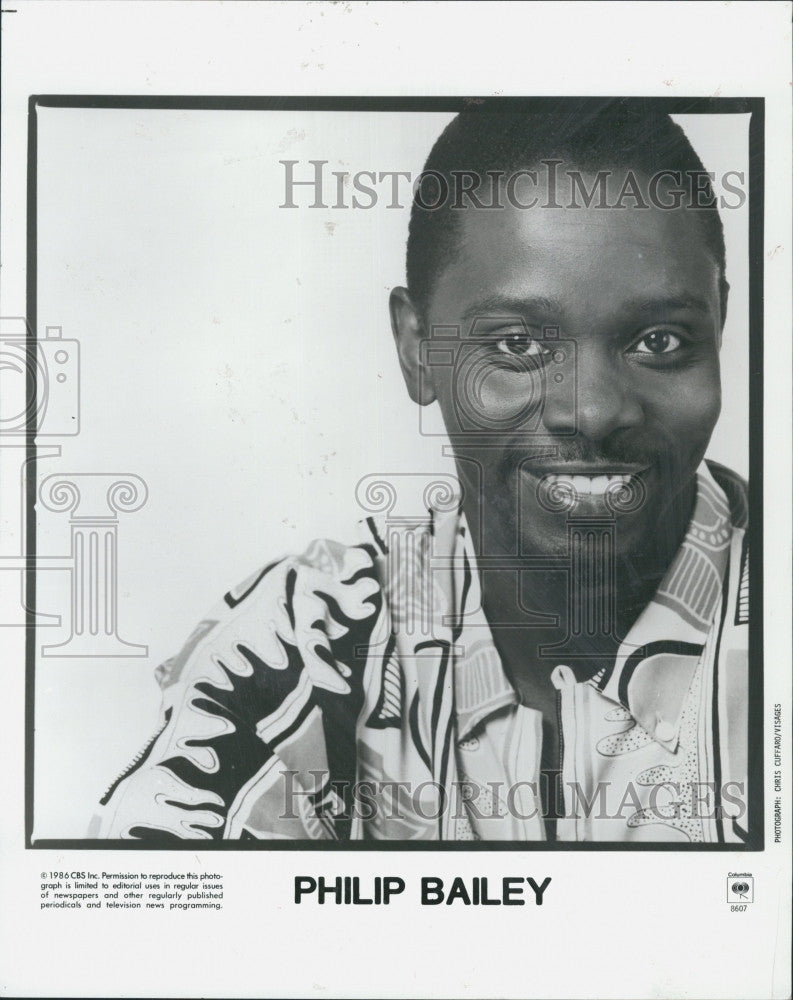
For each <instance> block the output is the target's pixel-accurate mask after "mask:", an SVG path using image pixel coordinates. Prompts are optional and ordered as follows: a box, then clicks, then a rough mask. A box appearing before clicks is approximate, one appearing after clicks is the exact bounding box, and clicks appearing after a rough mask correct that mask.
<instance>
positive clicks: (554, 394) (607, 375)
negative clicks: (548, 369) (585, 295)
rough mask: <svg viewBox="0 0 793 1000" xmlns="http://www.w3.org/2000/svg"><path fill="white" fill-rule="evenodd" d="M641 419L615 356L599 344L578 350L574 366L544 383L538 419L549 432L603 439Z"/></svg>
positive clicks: (639, 409)
mask: <svg viewBox="0 0 793 1000" xmlns="http://www.w3.org/2000/svg"><path fill="white" fill-rule="evenodd" d="M643 419H644V413H643V410H642V407H641V403H640V400H639V399H638V397H637V394H636V392H635V389H634V387H633V386H632V385H631V383H630V380H629V379H628V378H627V377H626V373H624V372H623V371H622V370H621V366H620V361H619V359H618V358H615V357H614V355H613V354H612V352H610V351H608V350H607V349H605V348H604V347H601V346H600V345H598V347H597V348H596V349H592V350H587V351H578V352H577V354H576V356H575V370H574V371H573V370H568V371H567V372H565V373H564V377H563V379H562V380H558V381H557V380H555V379H554V378H550V379H548V381H547V383H546V391H545V405H544V408H543V415H542V423H543V425H544V427H545V429H546V430H547V431H548V433H549V434H580V435H581V436H582V437H585V438H587V439H588V440H590V441H603V440H604V439H605V438H607V437H609V435H611V434H613V433H614V432H615V431H618V430H624V429H626V428H629V427H636V426H638V425H639V424H641V422H642V420H643Z"/></svg>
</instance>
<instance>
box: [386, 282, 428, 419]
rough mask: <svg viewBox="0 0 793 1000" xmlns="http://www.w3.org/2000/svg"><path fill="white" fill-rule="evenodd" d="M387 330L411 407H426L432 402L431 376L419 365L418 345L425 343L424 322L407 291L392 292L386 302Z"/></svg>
mask: <svg viewBox="0 0 793 1000" xmlns="http://www.w3.org/2000/svg"><path fill="white" fill-rule="evenodd" d="M388 308H389V310H390V313H391V330H392V332H393V334H394V341H395V342H396V349H397V354H398V355H399V365H400V367H401V369H402V375H403V377H404V379H405V385H407V387H408V393H409V394H410V398H411V399H412V400H413V402H414V403H418V404H419V405H420V406H427V404H428V403H432V402H434V400H435V387H434V385H433V383H432V373H431V371H430V370H429V368H428V367H427V366H426V365H424V364H422V359H421V343H422V341H423V340H425V339H426V337H427V333H426V331H425V329H424V321H423V320H422V318H421V315H420V313H419V311H418V309H416V307H415V306H414V305H413V302H412V301H411V299H410V295H409V294H408V290H407V288H395V289H394V290H393V291H392V292H391V296H390V298H389V301H388Z"/></svg>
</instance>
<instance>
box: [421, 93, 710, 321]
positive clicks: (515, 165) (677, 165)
mask: <svg viewBox="0 0 793 1000" xmlns="http://www.w3.org/2000/svg"><path fill="white" fill-rule="evenodd" d="M549 159H557V160H562V161H565V162H567V163H568V164H569V165H570V166H571V167H572V166H573V165H574V166H575V167H576V168H577V169H579V170H599V169H605V168H611V169H615V168H616V169H621V168H625V169H632V170H634V171H635V172H638V173H641V174H645V175H648V176H653V175H655V174H657V173H659V172H661V171H670V170H671V171H680V172H681V173H682V174H683V175H685V173H686V172H696V173H697V174H699V175H704V176H702V179H701V181H700V196H701V198H700V205H702V206H706V205H707V206H710V204H711V202H712V207H701V208H699V210H698V211H697V212H696V217H697V219H698V221H699V223H700V226H701V229H702V234H703V237H704V243H705V246H706V248H707V250H708V251H709V252H710V253H711V254H712V255H713V258H714V261H715V263H716V265H717V267H718V270H719V285H720V287H719V291H720V295H721V301H722V316H723V314H724V311H725V308H726V300H727V291H728V287H729V286H728V284H727V281H726V276H725V270H726V260H725V256H726V255H725V247H724V229H723V226H722V222H721V217H720V216H719V212H718V209H717V208H716V203H715V198H714V197H713V191H712V187H711V184H710V180H709V178H708V177H707V174H706V173H705V168H704V166H703V165H702V161H701V160H700V158H699V156H698V155H697V154H696V152H695V151H694V148H693V147H692V145H691V143H690V142H689V140H688V137H687V136H686V134H685V132H684V131H683V129H682V128H681V127H680V125H678V124H676V123H675V122H673V121H672V119H671V118H670V117H669V115H668V114H666V113H663V112H660V111H658V110H657V106H654V105H653V103H652V102H650V101H646V100H641V99H627V98H616V99H615V98H612V99H598V98H553V99H549V98H536V99H533V100H527V101H521V102H519V103H518V104H517V105H516V104H515V103H513V104H510V105H508V106H506V107H505V105H504V104H500V105H499V104H498V103H497V102H496V103H495V106H494V102H492V101H488V100H484V101H481V102H477V103H476V104H473V105H472V106H471V107H470V109H469V110H465V111H462V112H460V113H459V114H458V115H457V116H456V117H455V118H454V119H453V120H452V121H451V122H450V123H449V124H448V125H447V126H446V128H445V129H444V130H443V132H442V133H441V135H440V136H439V137H438V139H437V140H436V142H435V144H434V146H433V147H432V150H431V151H430V154H429V156H428V158H427V162H426V164H425V165H424V171H423V176H424V175H426V176H424V180H423V181H421V183H420V185H417V186H416V188H415V194H414V198H413V205H412V207H411V213H410V228H409V233H408V242H407V284H408V292H409V293H410V296H411V299H412V300H413V303H414V305H415V306H416V307H417V308H418V309H419V311H420V312H422V313H423V314H424V315H425V316H426V309H427V306H428V303H429V299H430V296H431V294H432V291H433V288H434V285H435V283H436V281H437V280H438V278H439V277H440V275H441V274H442V272H443V270H444V268H445V266H446V265H447V264H448V263H449V262H450V261H451V260H453V259H454V255H455V253H456V251H457V249H458V238H459V224H460V216H461V212H460V211H459V207H458V208H457V209H454V208H452V207H451V203H452V201H453V199H451V198H442V197H440V198H439V197H438V193H439V192H441V191H442V189H443V186H444V184H445V185H448V187H447V188H446V190H447V191H449V190H454V185H455V177H454V176H453V174H454V173H456V174H457V177H459V175H460V171H465V172H469V171H470V172H471V173H474V174H476V175H478V176H479V178H482V179H484V178H485V177H486V176H487V172H488V171H499V172H504V173H506V174H509V173H510V172H512V171H516V170H520V169H525V168H528V167H531V166H534V165H538V164H539V163H540V162H541V161H543V160H549ZM440 178H443V181H441V180H440ZM433 185H435V187H434V194H433V193H430V194H429V195H428V191H429V192H432V191H433ZM436 203H437V207H429V206H432V205H435V204H436Z"/></svg>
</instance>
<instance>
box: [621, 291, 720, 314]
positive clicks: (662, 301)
mask: <svg viewBox="0 0 793 1000" xmlns="http://www.w3.org/2000/svg"><path fill="white" fill-rule="evenodd" d="M622 307H623V309H625V311H626V312H639V313H658V312H675V311H676V310H677V311H680V310H683V309H688V310H692V311H694V312H701V313H706V312H710V309H711V306H710V305H709V304H708V302H707V301H706V300H705V299H701V298H698V297H697V296H696V295H660V296H657V297H656V298H650V299H645V298H641V299H630V300H629V301H627V302H624V303H622Z"/></svg>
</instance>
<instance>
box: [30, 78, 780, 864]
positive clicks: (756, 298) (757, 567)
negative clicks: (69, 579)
mask: <svg viewBox="0 0 793 1000" xmlns="http://www.w3.org/2000/svg"><path fill="white" fill-rule="evenodd" d="M559 96H561V95H559ZM568 96H571V95H568ZM556 99H558V97H548V98H533V101H538V102H539V101H540V100H547V101H548V102H549V103H551V102H552V101H554V100H556ZM574 99H575V98H574ZM580 99H581V100H592V101H593V102H594V101H602V100H604V99H607V96H606V95H603V96H598V97H596V96H593V95H588V97H585V98H580ZM638 99H639V100H643V101H646V102H647V105H648V108H654V109H657V110H661V111H664V112H666V113H668V114H750V115H751V118H750V121H749V177H748V197H749V373H748V377H749V515H750V517H749V531H748V538H749V541H750V551H749V576H750V580H751V588H750V598H749V607H750V614H749V665H750V666H749V669H750V683H749V705H748V710H749V729H750V732H757V731H758V730H759V732H761V733H762V732H763V731H764V728H765V727H764V719H763V715H764V706H763V692H764V684H763V667H764V659H763V658H764V648H763V563H762V554H763V521H762V517H763V478H762V477H763V280H764V270H763V269H764V258H763V218H764V201H765V183H764V182H765V174H764V164H765V99H764V98H762V97H741V98H735V97H642V98H638ZM525 100H526V98H522V97H486V98H483V99H480V98H477V97H473V98H472V97H373V96H337V97H329V96H322V97H311V96H270V97H255V96H249V97H216V96H156V97H147V96H144V95H118V96H115V95H82V94H75V95H64V94H47V95H31V96H30V98H29V101H28V165H27V275H26V281H27V284H26V297H27V305H26V308H27V321H28V345H27V353H28V358H27V360H28V372H29V378H31V379H33V380H35V371H36V366H35V354H36V346H37V333H36V329H37V313H36V305H37V271H36V266H37V221H38V211H37V187H36V182H37V175H38V159H37V153H38V146H37V138H38V133H37V122H38V118H37V114H36V111H37V109H38V108H39V107H48V108H109V109H130V110H131V109H136V108H139V109H152V110H155V109H157V110H177V111H188V110H195V111H328V112H333V111H370V112H371V111H381V112H389V111H391V112H409V111H413V112H422V111H424V112H431V111H434V112H443V111H446V112H449V113H450V114H451V113H456V112H458V111H462V110H464V109H470V108H471V106H472V105H478V104H481V103H483V102H484V101H486V102H487V106H488V110H492V109H501V110H508V109H510V108H511V107H517V106H519V105H520V103H521V102H522V101H525ZM634 100H635V98H634ZM29 388H30V387H29ZM32 388H33V393H30V394H29V397H28V398H34V399H35V401H36V403H37V402H38V386H37V385H35V386H33V387H32ZM34 394H35V395H34ZM35 418H36V407H35V406H34V407H32V408H30V410H29V419H28V424H27V427H26V435H25V444H26V447H25V458H26V469H27V478H26V484H25V527H26V531H25V539H26V542H25V562H26V570H25V608H26V612H25V848H26V849H45V850H46V849H49V850H52V849H57V850H91V851H97V850H99V851H101V850H119V849H121V850H134V851H182V850H186V851H192V852H193V853H195V851H196V850H201V851H251V850H253V851H265V852H268V851H282V850H288V851H301V850H303V851H306V850H308V851H321V852H324V851H331V852H337V851H344V852H349V853H357V852H359V851H386V852H389V851H411V852H412V851H424V852H427V853H435V852H444V853H445V852H452V853H453V852H458V851H465V852H472V851H474V852H478V851H527V852H533V851H552V852H553V853H563V852H567V851H581V850H583V851H620V852H623V851H626V852H631V853H633V852H636V851H638V852H642V853H646V852H654V851H682V852H689V851H694V852H713V851H716V852H727V853H733V852H735V853H741V852H746V851H763V850H764V849H765V839H764V837H765V814H764V805H765V789H764V786H763V780H764V761H763V748H764V741H763V740H762V739H751V738H750V740H749V761H748V784H749V807H748V815H749V829H748V836H747V840H746V842H745V843H743V844H726V843H714V844H669V843H663V842H652V841H647V842H644V843H641V844H625V843H621V842H610V841H609V842H584V843H577V842H567V841H565V842H563V843H557V842H550V841H538V842H531V843H524V842H523V841H517V842H515V841H464V842H456V841H438V842H427V841H396V840H395V841H354V842H353V841H314V840H294V841H279V840H267V841H237V840H235V841H224V840H219V841H218V840H185V841H184V842H183V843H168V844H167V845H164V844H151V843H147V842H146V841H131V840H92V839H38V840H33V808H34V765H35V760H34V751H35V740H34V734H35V661H36V626H35V614H36V611H35V609H36V562H35V560H36V485H37V475H36V472H37V466H36V445H35V435H36V428H35Z"/></svg>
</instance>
